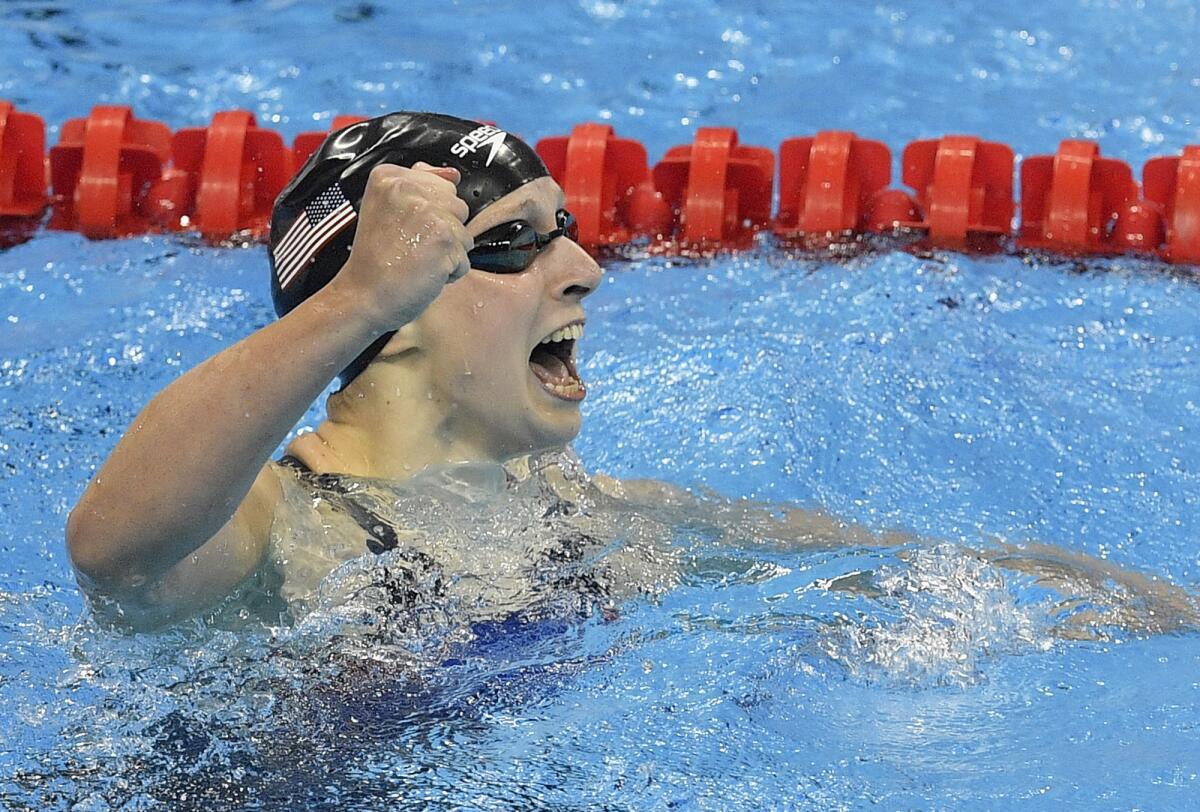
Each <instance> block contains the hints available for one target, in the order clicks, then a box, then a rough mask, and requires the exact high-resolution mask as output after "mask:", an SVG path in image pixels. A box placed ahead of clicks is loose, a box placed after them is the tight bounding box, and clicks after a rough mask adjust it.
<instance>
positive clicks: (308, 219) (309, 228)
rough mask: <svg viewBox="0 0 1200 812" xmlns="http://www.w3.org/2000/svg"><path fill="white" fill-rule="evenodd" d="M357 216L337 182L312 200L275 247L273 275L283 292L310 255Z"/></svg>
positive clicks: (306, 262) (322, 246)
mask: <svg viewBox="0 0 1200 812" xmlns="http://www.w3.org/2000/svg"><path fill="white" fill-rule="evenodd" d="M357 216H358V215H357V214H356V213H355V211H354V207H353V206H351V205H350V201H349V200H347V199H346V195H344V194H343V193H342V187H341V186H339V185H338V184H337V183H336V182H335V183H333V184H332V185H331V186H330V187H329V188H328V189H326V190H325V191H323V192H321V194H319V195H317V196H316V197H315V198H313V199H312V200H311V201H310V202H309V204H308V205H307V206H305V207H304V211H302V212H300V216H299V217H297V218H296V222H294V223H292V227H291V228H289V229H288V231H287V234H284V235H283V239H282V240H280V241H279V244H278V245H276V246H275V274H276V275H277V276H278V277H279V287H280V288H281V289H282V288H286V287H287V285H288V283H289V282H291V281H292V279H294V278H295V277H296V274H297V272H299V270H300V269H301V268H303V267H304V266H305V265H307V264H308V261H309V260H310V259H312V258H313V255H314V254H316V253H317V252H318V251H320V250H321V249H322V248H324V247H325V245H326V244H327V243H328V242H329V241H330V240H332V239H333V238H334V237H336V236H337V234H338V232H339V231H341V230H342V229H343V228H345V227H346V226H348V225H349V224H350V223H352V222H354V218H355V217H357Z"/></svg>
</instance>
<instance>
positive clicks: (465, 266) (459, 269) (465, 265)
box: [446, 248, 471, 285]
mask: <svg viewBox="0 0 1200 812" xmlns="http://www.w3.org/2000/svg"><path fill="white" fill-rule="evenodd" d="M451 261H452V262H454V269H453V270H452V271H450V276H449V277H447V278H446V284H447V285H449V284H450V283H452V282H457V281H458V280H460V279H462V278H463V277H464V276H466V275H467V272H468V271H470V270H471V261H470V260H469V259H468V258H467V252H466V251H463V250H462V249H461V248H456V249H455V250H454V252H453V253H452V254H451Z"/></svg>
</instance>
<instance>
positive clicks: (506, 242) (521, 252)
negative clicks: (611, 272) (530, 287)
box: [467, 209, 579, 273]
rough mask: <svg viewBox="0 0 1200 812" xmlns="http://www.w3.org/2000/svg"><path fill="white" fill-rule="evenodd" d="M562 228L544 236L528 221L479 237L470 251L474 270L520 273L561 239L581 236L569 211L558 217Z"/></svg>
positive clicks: (503, 227) (493, 229)
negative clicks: (551, 244) (544, 250)
mask: <svg viewBox="0 0 1200 812" xmlns="http://www.w3.org/2000/svg"><path fill="white" fill-rule="evenodd" d="M554 219H555V222H557V224H558V228H556V229H554V230H553V231H551V232H549V233H547V234H541V233H539V232H538V230H537V229H535V228H534V227H533V225H532V224H530V223H529V222H528V221H526V220H513V221H512V222H511V223H502V224H501V225H498V226H496V227H495V228H489V229H488V230H487V231H485V232H483V233H482V234H480V235H479V236H478V237H476V238H475V247H474V248H472V249H471V250H470V251H469V252H467V257H468V258H469V259H470V260H471V267H472V268H474V269H476V270H479V271H487V272H488V273H520V272H521V271H523V270H525V269H526V268H528V267H529V266H530V265H532V264H533V260H534V259H535V258H536V257H537V255H538V252H539V251H541V250H542V249H543V248H545V247H546V246H547V245H549V244H550V243H551V242H553V241H554V240H556V239H557V238H559V237H566V238H567V239H570V240H574V239H576V238H577V237H578V236H579V227H578V226H577V225H576V224H575V215H573V214H571V213H570V212H569V211H567V210H566V209H559V210H558V211H557V212H555V214H554Z"/></svg>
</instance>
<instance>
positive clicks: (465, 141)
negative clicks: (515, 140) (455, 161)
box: [450, 124, 508, 166]
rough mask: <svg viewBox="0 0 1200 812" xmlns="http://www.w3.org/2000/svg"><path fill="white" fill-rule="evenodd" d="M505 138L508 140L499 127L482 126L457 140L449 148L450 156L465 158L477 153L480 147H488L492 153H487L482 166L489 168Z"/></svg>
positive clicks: (506, 134)
mask: <svg viewBox="0 0 1200 812" xmlns="http://www.w3.org/2000/svg"><path fill="white" fill-rule="evenodd" d="M505 138H508V133H506V132H505V131H504V130H501V129H500V128H499V127H493V126H492V125H491V124H484V125H482V126H479V127H476V128H475V129H473V130H471V131H470V132H469V133H467V134H466V135H464V136H463V137H462V138H460V139H458V143H456V144H455V145H454V146H452V147H450V154H452V155H457V156H458V157H459V158H465V157H467V156H468V155H471V154H474V153H476V152H478V151H479V150H480V149H481V148H482V147H485V146H489V145H490V146H491V148H492V151H491V152H489V153H488V156H487V160H486V161H484V163H483V165H484V166H491V165H492V159H494V158H495V157H496V153H497V152H499V151H500V147H501V145H502V144H504V139H505Z"/></svg>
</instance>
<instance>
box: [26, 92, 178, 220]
mask: <svg viewBox="0 0 1200 812" xmlns="http://www.w3.org/2000/svg"><path fill="white" fill-rule="evenodd" d="M170 156H171V131H170V130H169V129H167V126H166V125H165V124H161V123H159V122H157V121H143V120H139V119H135V118H134V117H133V113H132V111H131V110H130V109H129V108H128V107H122V106H106V105H98V106H96V107H93V108H92V112H91V115H89V116H88V117H87V118H76V119H72V120H70V121H68V122H67V123H66V124H64V125H63V128H62V133H61V135H60V137H59V141H58V144H57V145H55V146H54V147H52V148H51V149H50V182H51V186H52V187H53V189H54V195H55V198H56V203H57V205H56V206H55V210H54V216H53V217H52V218H51V220H50V228H53V229H61V230H71V231H78V232H80V233H82V234H84V235H86V236H88V237H93V238H102V237H121V236H127V235H130V234H140V233H143V232H145V231H149V230H150V228H151V226H152V223H151V222H150V218H149V216H148V211H147V209H146V192H147V191H148V189H149V187H150V185H151V184H153V183H154V182H155V181H157V180H159V179H160V178H161V177H162V172H163V167H164V166H165V165H166V164H167V162H168V160H169V159H170Z"/></svg>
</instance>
